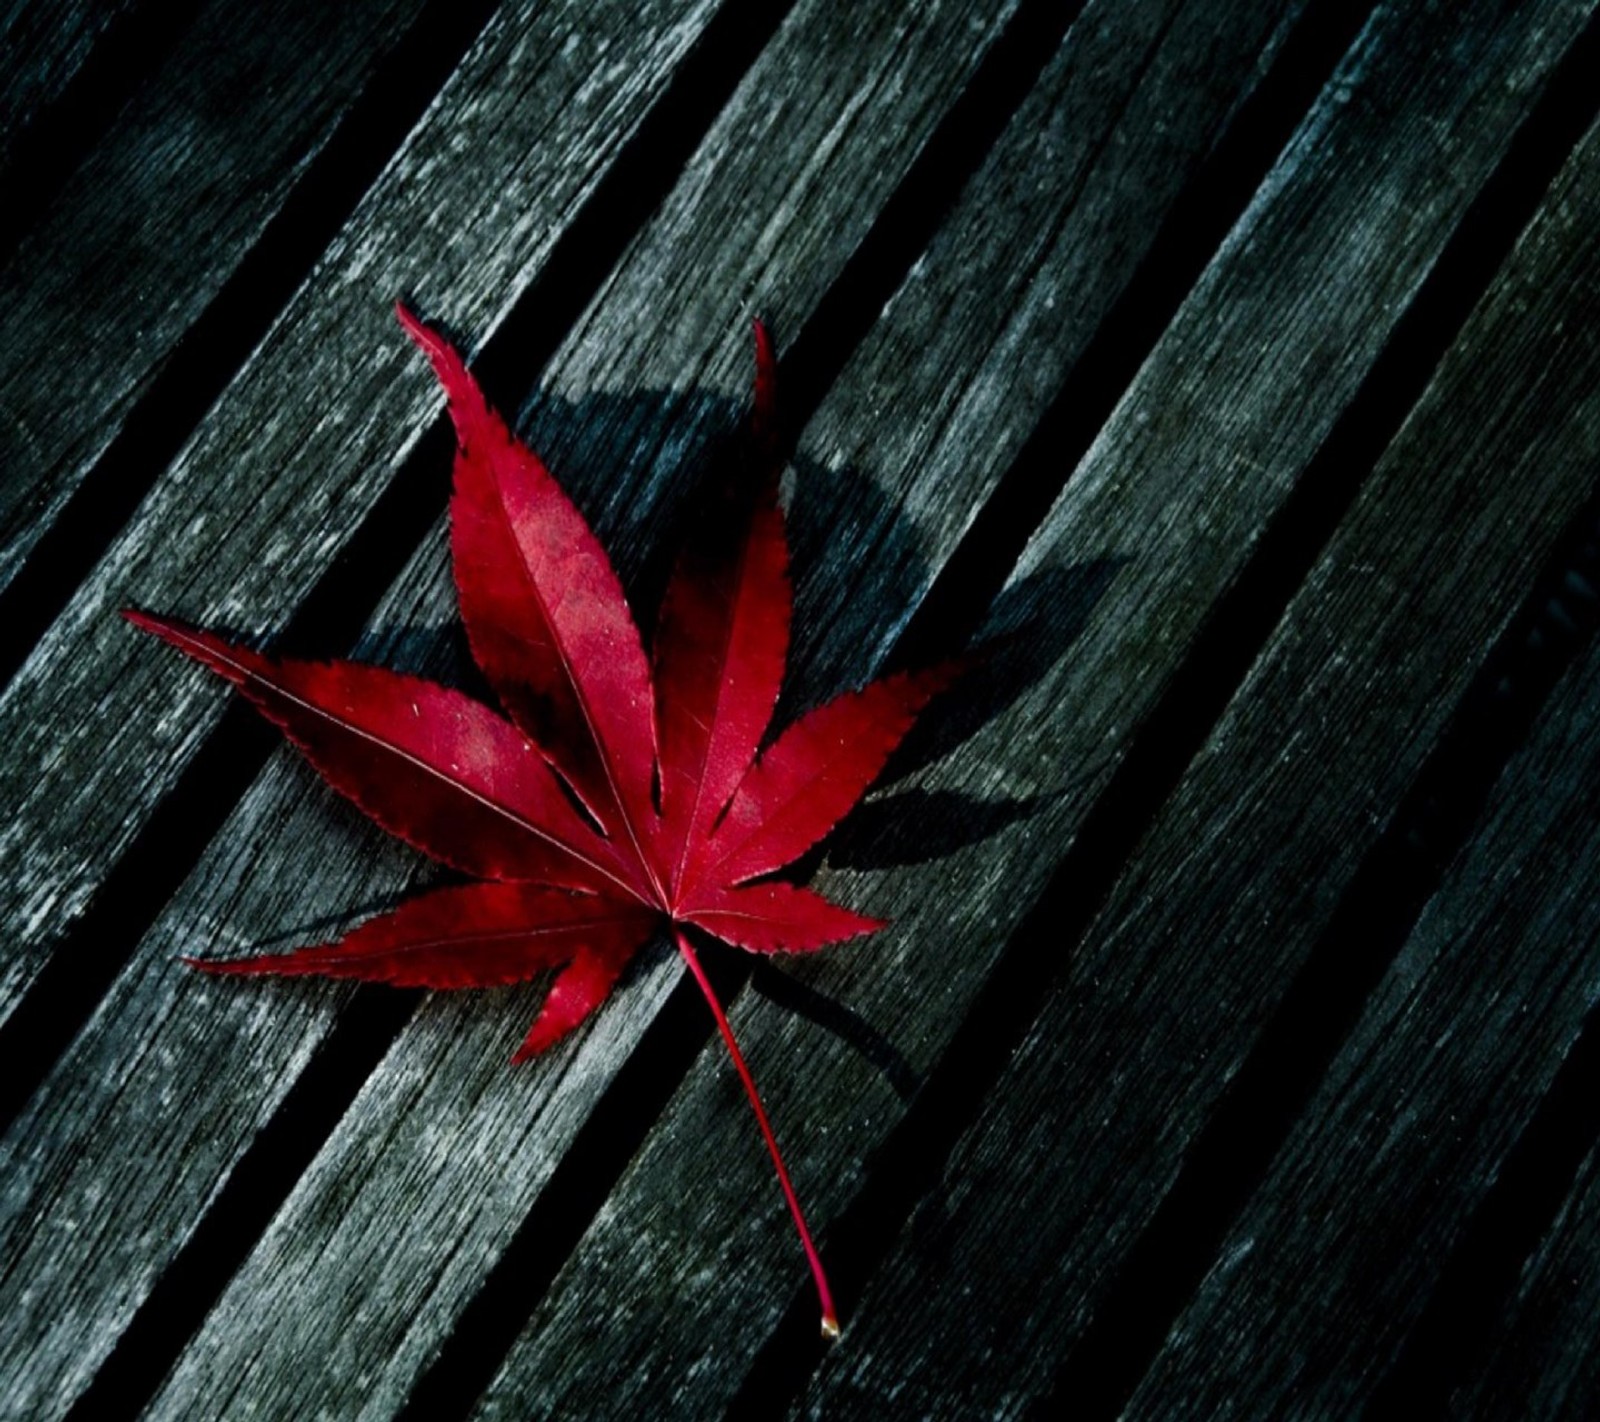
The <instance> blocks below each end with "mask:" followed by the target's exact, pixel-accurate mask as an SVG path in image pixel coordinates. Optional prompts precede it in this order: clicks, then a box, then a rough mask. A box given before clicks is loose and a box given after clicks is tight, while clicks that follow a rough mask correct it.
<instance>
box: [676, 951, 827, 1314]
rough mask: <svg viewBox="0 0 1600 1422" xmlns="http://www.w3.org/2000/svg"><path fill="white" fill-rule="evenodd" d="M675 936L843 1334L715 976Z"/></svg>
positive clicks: (822, 1296) (824, 1304) (824, 1302)
mask: <svg viewBox="0 0 1600 1422" xmlns="http://www.w3.org/2000/svg"><path fill="white" fill-rule="evenodd" d="M672 936H673V938H674V939H675V940H676V941H677V944H678V953H679V955H680V956H681V957H682V958H683V961H684V962H685V963H687V964H688V965H689V971H690V972H691V973H693V974H694V980H695V982H697V983H698V984H699V985H700V991H701V992H702V993H704V994H705V999H706V1002H707V1003H708V1004H709V1006H710V1008H711V1015H712V1016H713V1017H715V1018H716V1019H717V1030H718V1031H719V1032H721V1033H722V1040H723V1042H724V1043H725V1044H726V1046H727V1048H728V1055H729V1056H730V1057H732V1058H733V1065H734V1070H736V1071H737V1072H738V1073H739V1080H740V1081H742V1082H743V1083H744V1092H745V1095H746V1096H748V1097H749V1098H750V1106H751V1108H752V1109H753V1110H754V1111H755V1113H756V1123H757V1124H758V1125H759V1126H760V1127H761V1134H762V1136H764V1137H765V1138H766V1142H767V1152H768V1154H770V1155H771V1156H772V1163H773V1165H774V1166H776V1167H777V1171H778V1183H779V1184H780V1185H781V1186H783V1196H784V1199H786V1200H787V1201H788V1202H789V1213H790V1214H791V1215H793V1216H794V1224H795V1228H796V1229H797V1230H799V1231H800V1243H801V1244H802V1245H803V1246H804V1248H805V1251H806V1260H807V1262H808V1263H809V1264H810V1265H811V1277H812V1278H813V1279H814V1280H816V1284H817V1297H818V1298H819V1299H820V1300H821V1302H822V1336H823V1337H824V1338H827V1339H829V1340H832V1339H835V1338H837V1337H838V1336H839V1315H838V1314H837V1313H836V1312H835V1311H834V1307H833V1294H832V1293H831V1292H830V1290H829V1288H828V1276H827V1275H826V1274H825V1273H824V1272H823V1269H822V1258H821V1256H820V1255H819V1254H818V1253H817V1246H816V1245H815V1244H813V1243H812V1242H811V1231H810V1230H809V1229H807V1228H806V1217H805V1216H804V1215H803V1214H801V1212H800V1201H799V1198H798V1197H797V1196H796V1195H795V1193H794V1186H793V1185H792V1184H790V1182H789V1171H788V1168H787V1167H786V1166H785V1165H784V1163H783V1153H782V1152H781V1151H780V1150H779V1149H778V1138H777V1137H776V1136H775V1135H773V1134H772V1123H771V1122H770V1121H769V1120H768V1119H767V1112H766V1108H765V1107H764V1106H762V1104H761V1097H760V1095H759V1094H758V1093H757V1092H756V1083H755V1078H754V1077H753V1076H751V1075H750V1068H749V1067H748V1066H746V1065H745V1060H744V1053H743V1052H741V1051H740V1050H739V1043H738V1042H737V1041H736V1040H735V1039H734V1035H733V1028H732V1027H730V1026H729V1025H728V1017H727V1014H726V1013H725V1012H723V1010H722V1004H721V1003H720V1002H719V1001H718V1000H717V994H716V990H715V989H714V988H713V987H712V986H711V979H710V978H708V977H707V976H706V970H705V969H704V968H703V967H702V966H701V965H700V957H699V955H698V954H697V953H696V952H695V951H694V945H693V944H691V943H690V942H689V939H688V936H687V935H686V934H685V933H684V931H683V930H682V929H681V928H679V927H677V925H674V926H673V929H672Z"/></svg>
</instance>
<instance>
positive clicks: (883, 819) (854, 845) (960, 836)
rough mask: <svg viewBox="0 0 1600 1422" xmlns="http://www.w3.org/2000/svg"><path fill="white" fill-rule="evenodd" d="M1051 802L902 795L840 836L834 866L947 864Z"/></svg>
mask: <svg viewBox="0 0 1600 1422" xmlns="http://www.w3.org/2000/svg"><path fill="white" fill-rule="evenodd" d="M1044 801H1045V797H1043V796H1036V797H1034V798H1032V799H1028V800H979V799H976V798H975V797H973V796H971V795H966V794H963V793H962V792H960V791H958V790H922V789H916V788H913V789H909V790H901V791H899V792H897V793H896V794H893V795H885V796H883V797H882V798H880V799H876V800H869V801H867V802H866V803H865V804H863V805H861V806H860V807H859V808H858V809H857V810H856V811H855V813H854V814H852V815H851V816H850V818H849V819H848V820H846V821H845V823H844V824H842V825H841V826H840V827H839V829H838V832H837V833H836V834H835V835H834V838H833V840H832V841H831V843H830V846H829V849H828V855H827V858H828V862H829V863H830V864H833V865H835V866H837V867H839V868H841V869H894V868H900V867H904V866H906V865H911V864H927V863H929V862H930V861H931V860H934V859H943V858H944V857H945V856H946V855H947V854H954V853H955V852H956V851H957V850H958V849H965V848H966V847H967V846H968V845H971V844H977V843H978V842H979V841H980V840H985V839H988V838H989V836H990V835H992V834H996V833H998V832H999V831H1000V830H1003V829H1004V828H1005V827H1006V826H1007V825H1012V824H1015V823H1016V822H1017V821H1018V820H1024V819H1027V817H1028V816H1029V815H1031V814H1033V813H1034V812H1035V811H1036V810H1037V809H1038V808H1039V806H1040V805H1042V804H1043V803H1044Z"/></svg>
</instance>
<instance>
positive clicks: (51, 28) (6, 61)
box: [0, 0, 139, 173]
mask: <svg viewBox="0 0 1600 1422" xmlns="http://www.w3.org/2000/svg"><path fill="white" fill-rule="evenodd" d="M138 8H139V6H138V0H91V2H90V3H85V0H45V3H40V0H31V3H30V0H16V3H14V4H12V5H11V6H9V7H8V8H7V11H6V13H5V14H4V15H0V56H3V58H0V70H3V76H4V77H3V79H0V173H4V172H5V171H6V170H7V169H8V168H9V167H10V165H11V163H12V160H13V159H14V157H15V155H16V150H17V145H18V143H19V141H21V140H23V139H24V138H25V137H26V136H28V135H30V133H31V131H32V129H33V126H34V124H35V123H37V122H38V121H39V119H40V118H41V116H42V115H44V114H46V113H47V112H48V111H49V110H50V108H51V106H52V105H54V104H55V103H57V102H58V101H59V100H60V99H61V97H62V95H63V94H65V93H66V92H67V90H68V89H69V88H70V87H71V85H72V82H73V80H74V79H76V78H77V77H78V75H79V74H81V73H82V72H83V70H84V67H85V65H87V64H88V63H89V60H90V57H91V56H92V55H93V54H94V52H95V47H96V45H97V44H98V43H99V41H100V40H102V39H103V38H104V37H105V35H106V33H107V32H108V31H111V30H113V29H114V27H115V26H116V25H117V24H118V22H119V21H120V20H123V19H124V17H126V16H128V15H130V14H133V13H134V12H136V11H137V9H138Z"/></svg>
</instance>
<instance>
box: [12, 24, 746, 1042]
mask: <svg viewBox="0 0 1600 1422" xmlns="http://www.w3.org/2000/svg"><path fill="white" fill-rule="evenodd" d="M713 9H714V7H713V5H712V3H711V0H695V3H677V0H661V3H659V4H656V5H653V6H652V7H650V8H649V9H647V10H644V11H641V12H639V13H637V14H635V15H634V16H633V17H632V18H631V20H629V21H628V22H627V23H624V21H623V19H622V18H621V17H620V16H618V15H616V14H615V13H613V12H610V11H602V12H599V13H598V14H590V13H589V12H588V11H586V10H585V11H582V12H581V13H580V12H579V11H578V10H576V9H571V8H557V9H550V8H547V7H539V8H538V10H537V13H536V14H533V15H532V16H530V15H529V14H527V13H524V12H523V11H522V10H520V9H517V8H515V7H513V8H511V9H508V10H506V11H503V12H502V13H501V14H500V15H499V16H497V18H496V20H495V21H494V23H493V24H492V25H491V27H490V28H489V29H488V30H487V31H486V32H485V34H484V36H483V38H482V40H481V41H480V43H479V44H478V45H477V46H475V48H474V50H473V52H472V53H471V54H470V55H469V56H468V57H467V59H466V61H465V62H464V63H463V65H462V66H461V68H460V69H458V70H457V72H456V74H455V75H454V77H453V78H452V80H451V82H450V84H449V86H448V87H447V88H446V89H445V90H444V91H443V93H442V94H441V96H440V98H439V100H438V101H437V102H436V103H435V104H434V106H433V107H432V108H431V109H430V110H429V112H428V114H427V116H426V117H425V118H424V120H423V121H422V122H421V123H420V124H419V125H418V127H417V128H416V130H415V131H414V132H413V133H412V135H411V136H410V138H409V139H408V140H407V142H406V144H405V146H404V147H403V149H402V150H401V151H400V153H398V154H397V155H396V157H395V159H394V160H393V162H392V163H391V164H390V165H389V167H388V168H387V169H386V171H385V172H384V174H383V176H382V178H381V179H380V181H379V182H378V183H377V185H376V186H375V187H374V188H373V190H372V191H371V192H370V193H369V194H368V196H367V197H366V198H365V199H364V200H363V201H362V203H361V205H360V207H359V208H358V210H357V211H356V213H355V214H354V215H353V216H352V218H351V220H350V222H349V224H348V225H347V227H346V228H345V230H344V231H343V232H342V233H341V234H340V236H339V237H338V238H337V239H336V240H335V241H334V243H333V244H332V246H331V247H330V248H329V250H328V252H327V253H326V254H325V255H324V257H323V259H322V261H321V262H320V263H319V265H318V267H317V269H316V271H315V272H314V273H313V274H312V275H311V277H310V278H308V280H307V282H306V283H305V285H304V286H303V287H302V288H301V289H300V291H299V292H298V293H296V295H295V298H294V300H293V301H292V302H291V303H290V305H289V307H288V308H287V309H286V310H285V312H284V314H283V315H282V316H281V317H280V319H279V320H278V321H277V322H276V323H275V324H274V325H273V327H272V329H271V331H270V332H269V333H268V335H267V337H266V338H265V340H264V341H263V342H262V344H261V346H260V347H259V348H258V349H257V350H256V351H255V353H254V354H253V355H252V357H251V359H250V361H249V362H248V363H247V365H246V366H245V368H244V369H243V370H242V371H241V372H240V373H239V375H238V376H237V377H236V378H235V379H234V381H233V382H232V383H231V384H230V385H229V387H228V389H227V390H226V391H225V392H224V394H223V395H222V397H221V398H220V399H219V401H218V402H217V404H216V406H215V407H214V408H213V410H212V411H211V413H210V415H209V416H208V417H207V419H206V420H205V422H204V423H203V425H202V426H201V427H200V429H199V430H198V431H197V432H196V434H195V436H194V438H193V439H192V440H191V441H190V442H189V443H188V444H187V445H186V446H185V448H184V450H183V452H182V453H181V454H180V456H179V457H178V459H177V460H176V461H175V462H174V463H173V465H172V466H171V467H170V468H169V469H168V470H167V471H166V472H165V473H164V474H163V476H162V477H161V479H160V481H159V482H158V484H157V485H156V487H155V489H154V490H153V491H152V492H151V494H150V495H149V496H148V497H147V498H146V500H145V501H144V503H143V504H142V505H141V507H140V509H139V510H138V512H137V514H136V515H135V517H134V519H133V520H132V522H131V523H130V524H129V526H128V528H127V529H126V530H125V531H124V533H123V534H122V535H121V536H120V537H119V538H118V539H117V540H116V542H115V543H114V544H113V545H112V547H111V548H110V549H109V550H108V551H107V553H106V555H105V557H104V558H103V559H102V560H101V562H100V563H99V564H98V565H97V566H96V568H95V569H94V570H93V571H92V572H91V574H90V575H89V577H88V579H87V581H86V582H85V583H84V585H83V587H82V588H81V589H80V590H79V592H78V593H77V595H76V596H75V597H74V599H73V601H72V602H71V604H70V605H69V606H68V607H67V609H66V610H65V612H64V613H63V614H62V616H61V617H60V618H59V619H58V620H57V622H56V623H55V624H54V626H52V628H51V629H50V631H49V633H48V634H47V635H46V636H45V638H44V639H43V640H42V641H41V643H40V645H39V646H38V647H37V648H36V649H35V651H34V653H33V655H32V656H31V657H30V658H29V660H28V661H27V663H26V664H25V665H24V666H23V667H22V669H21V670H20V671H19V673H18V675H17V677H16V678H15V680H14V681H13V682H12V684H11V685H10V686H9V687H8V688H7V689H6V691H5V693H4V695H3V696H0V725H3V726H5V727H7V728H8V729H7V730H6V731H5V735H6V736H7V738H8V745H9V747H10V753H9V755H8V756H7V760H6V764H5V767H4V771H3V773H0V788H3V793H4V797H5V799H6V801H7V803H8V804H9V805H10V806H11V807H12V814H11V816H10V817H9V819H8V822H7V826H6V829H5V831H4V832H3V833H0V864H3V865H4V869H5V881H6V888H5V891H4V894H3V895H0V924H3V925H4V928H3V932H4V935H5V938H6V941H7V943H8V945H9V948H10V951H9V952H8V954H7V956H6V961H5V965H4V969H3V973H0V1015H6V1014H9V1013H10V1011H11V1010H12V1008H13V1007H14V1006H15V1004H16V1002H17V1001H18V999H19V998H20V996H21V995H22V994H23V993H24V992H25V991H26V988H27V985H28V983H29V982H31V981H32V980H33V978H34V977H35V975H36V974H37V972H38V970H39V968H40V966H41V965H42V963H43V961H44V959H45V958H46V957H47V956H48V954H49V951H50V945H51V944H53V943H55V942H57V941H59V939H60V938H61V937H62V936H63V935H64V934H65V932H66V931H67V930H68V929H69V928H70V926H71V924H72V923H73V921H74V920H75V919H76V918H77V916H78V915H79V914H81V913H82V912H83V910H84V909H85V908H86V907H87V906H88V905H89V903H90V902H91V901H92V900H93V898H94V896H95V894H96V892H97V891H98V889H99V888H100V887H101V886H102V885H103V883H104V882H105V878H106V876H107V874H108V873H109V872H110V871H111V869H112V867H113V866H114V864H115V862H116V860H117V858H118V856H119V855H120V854H121V853H122V852H123V850H124V849H125V848H126V847H127V846H128V844H129V843H130V842H131V841H132V840H133V839H134V837H135V836H136V834H137V833H138V831H139V829H140V827H141V826H142V825H143V824H144V823H145V822H146V821H147V820H148V819H149V817H150V815H151V814H152V813H153V811H154V809H155V807H156V805H157V804H158V802H159V801H160V800H161V798H162V796H163V795H164V794H165V793H166V792H167V791H168V789H169V788H170V787H171V786H172V784H173V782H174V781H175V779H176V778H177V776H178V774H179V772H180V771H181V770H182V768H183V766H184V765H185V764H186V763H187V762H188V761H189V760H190V759H191V758H192V757H193V756H194V754H195V753H196V751H197V750H198V748H199V746H200V744H201V743H202V742H203V741H204V739H205V737H206V734H207V733H208V732H209V731H210V729H211V728H212V726H213V725H214V724H215V722H216V720H217V718H218V716H219V715H220V714H221V703H220V702H219V700H218V698H217V697H216V695H215V688H214V687H212V686H210V685H208V684H207V683H206V679H205V678H204V676H203V675H197V674H196V673H195V672H193V671H189V670H186V669H184V668H181V667H178V666H175V665H174V664H173V663H172V662H171V661H170V660H169V659H167V658H165V657H162V656H160V655H153V654H152V648H150V647H149V646H148V645H143V644H142V642H141V639H139V638H137V637H135V636H133V635H131V634H130V632H129V630H128V628H127V627H126V625H125V624H123V623H122V621H121V619H120V618H118V617H117V616H116V610H117V608H118V607H119V606H121V605H124V604H128V603H134V604H141V605H145V606H150V607H158V608H161V609H162V610H164V611H168V612H172V613H176V614H180V615H183V616H186V617H188V618H190V619H191V620H194V621H197V622H205V623H209V624H211V625H214V626H223V627H229V626H247V627H250V628H269V627H280V626H282V625H283V624H284V623H285V622H286V621H287V620H288V617H289V615H290V613H291V612H292V611H293V609H294V608H295V607H296V606H297V604H298V603H299V602H300V600H301V599H302V598H304V597H305V596H306V593H307V591H308V589H309V588H310V586H311V585H312V583H313V581H314V580H315V578H316V577H317V575H318V574H320V573H321V572H323V571H324V570H325V569H326V568H327V566H328V564H329V562H330V561H331V560H332V559H333V558H334V557H335V556H336V555H337V554H338V552H339V551H340V549H341V548H342V547H343V546H344V545H345V543H346V541H347V540H348V539H349V537H350V536H351V533H352V531H353V530H354V528H355V527H356V526H357V525H358V524H359V522H360V520H361V517H362V515H363V514H364V513H365V512H366V511H367V510H368V509H369V508H370V507H371V505H372V503H373V501H374V500H375V499H376V498H377V497H378V495H379V494H380V493H381V491H382V490H383V488H384V487H385V485H386V484H387V482H388V480H389V478H390V477H391V476H392V474H393V472H394V469H395V466H396V464H397V463H398V461H399V460H400V459H402V458H403V457H404V455H405V454H406V452H407V451H408V450H409V449H410V448H412V447H413V446H414V444H415V442H416V440H417V439H418V438H419V437H420V434H421V432H422V430H423V429H424V428H426V426H427V423H428V420H429V419H430V418H432V417H433V416H434V414H435V412H436V411H437V409H438V404H439V397H438V394H437V393H436V391H435V389H434V388H433V386H432V383H431V382H430V381H429V380H428V379H427V377H426V375H425V373H424V372H423V371H421V370H419V369H418V368H417V363H416V361H415V360H414V358H413V357H412V355H411V353H410V352H409V351H408V350H407V349H406V347H405V343H404V342H402V341H397V340H396V339H395V335H394V330H395V326H394V317H393V314H392V312H391V306H392V303H393V301H394V299H395V297H396V295H397V294H400V293H404V292H407V291H411V292H414V293H415V294H416V295H417V297H418V299H419V300H423V301H424V303H425V304H426V305H427V306H428V308H429V310H430V312H431V313H432V314H434V315H435V316H437V317H439V318H441V319H443V320H446V321H448V322H451V323H459V324H460V325H461V327H462V328H463V329H471V330H474V331H477V332H481V333H484V334H488V333H491V332H492V331H493V330H494V328H495V326H496V324H497V323H498V322H499V321H500V320H501V319H502V317H503V315H504V313H505V312H506V311H507V310H508V309H509V308H510V307H511V306H512V305H513V304H514V303H515V301H516V298H517V297H518V295H519V294H520V293H521V292H523V291H524V290H526V288H527V286H528V284H529V283H530V282H531V281H532V280H533V279H534V277H535V276H536V275H537V274H538V272H539V270H540V268H541V265H542V263H543V262H544V261H545V259H546V258H547V257H548V255H549V252H550V249H551V247H552V245H553V244H554V242H555V241H556V239H557V237H558V236H559V234H560V232H561V230H562V229H563V227H564V225H565V224H566V222H567V221H568V220H570V218H571V217H572V214H573V213H574V211H575V210H576V209H577V208H578V207H579V205H580V204H581V203H582V201H583V199H584V197H585V195H586V194H587V193H589V192H591V191H592V190H593V188H594V186H595V184H596V183H597V182H598V181H599V180H600V178H601V177H602V175H603V174H604V173H605V172H606V171H607V168H608V167H609V165H610V164H611V162H612V160H613V159H614V158H615V157H616V155H617V153H618V151H619V149H620V148H621V146H622V144H623V143H624V142H625V140H626V139H627V137H628V135H629V133H630V132H631V131H633V129H634V128H635V126H636V125H637V124H638V123H639V121H640V119H641V116H642V115H643V114H644V112H645V111H646V109H647V107H648V105H649V103H650V101H651V99H652V98H653V97H654V96H655V95H657V94H659V93H660V91H661V88H662V85H663V84H664V82H665V81H666V78H667V77H668V76H669V75H670V74H671V73H672V71H673V68H674V66H675V64H676V63H677V61H678V60H679V58H680V57H681V56H682V55H683V54H684V53H685V51H686V50H687V48H688V47H689V46H690V44H692V42H693V40H694V39H695V37H696V35H697V34H698V33H699V32H700V31H701V30H702V29H703V28H704V26H705V24H706V23H707V21H708V19H709V17H710V15H711V14H712V13H713ZM602 61H603V62H602ZM469 153H470V154H471V155H472V163H471V165H470V168H469V167H467V166H464V164H463V157H462V155H464V154H469ZM434 293H438V294H437V296H435V295H434ZM89 707H92V708H94V710H95V714H94V715H93V716H86V715H85V708H89Z"/></svg>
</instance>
